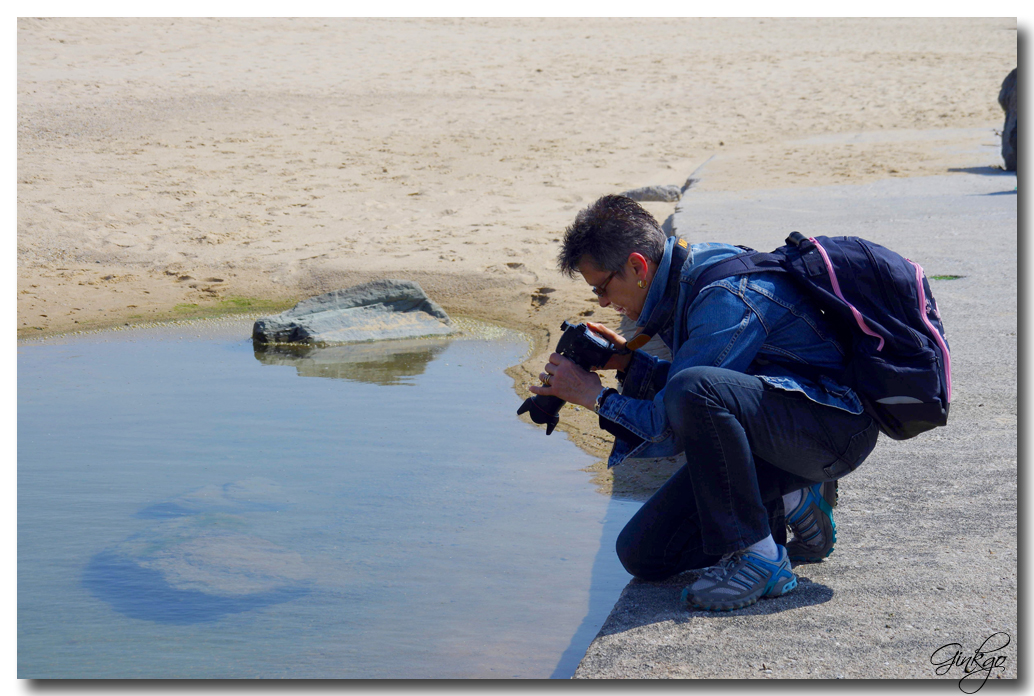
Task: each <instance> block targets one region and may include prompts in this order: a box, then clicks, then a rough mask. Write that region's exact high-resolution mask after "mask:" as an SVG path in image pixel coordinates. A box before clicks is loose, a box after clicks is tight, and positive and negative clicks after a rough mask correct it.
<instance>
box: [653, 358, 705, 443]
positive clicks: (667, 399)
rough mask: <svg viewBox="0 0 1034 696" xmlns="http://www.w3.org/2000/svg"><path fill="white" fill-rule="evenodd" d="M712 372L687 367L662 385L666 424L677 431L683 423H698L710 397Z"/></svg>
mask: <svg viewBox="0 0 1034 696" xmlns="http://www.w3.org/2000/svg"><path fill="white" fill-rule="evenodd" d="M711 378H712V371H711V369H710V368H707V367H689V368H686V369H685V370H680V371H679V372H678V373H677V374H675V375H674V376H673V377H672V378H671V379H669V380H668V383H667V384H665V385H664V410H665V411H666V413H667V416H668V422H669V423H671V425H672V427H673V428H674V429H675V430H676V431H678V430H681V427H680V426H681V425H682V424H683V423H688V424H693V423H697V422H699V418H700V416H701V415H702V411H705V410H706V409H707V406H708V402H709V400H710V399H712V398H713V397H712V396H711V395H710V390H709V388H708V385H709V384H710V380H711Z"/></svg>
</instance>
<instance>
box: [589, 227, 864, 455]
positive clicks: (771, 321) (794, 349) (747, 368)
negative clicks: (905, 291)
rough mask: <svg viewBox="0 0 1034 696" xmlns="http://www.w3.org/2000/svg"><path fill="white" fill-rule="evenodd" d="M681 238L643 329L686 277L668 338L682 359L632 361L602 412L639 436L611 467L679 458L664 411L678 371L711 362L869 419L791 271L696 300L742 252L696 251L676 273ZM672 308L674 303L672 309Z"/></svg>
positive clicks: (702, 247) (624, 444)
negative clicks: (716, 266) (713, 267)
mask: <svg viewBox="0 0 1034 696" xmlns="http://www.w3.org/2000/svg"><path fill="white" fill-rule="evenodd" d="M674 244H675V238H674V237H671V238H669V239H668V242H667V244H666V245H665V248H664V257H663V259H662V260H661V263H660V264H659V265H658V268H657V272H656V274H655V276H654V279H653V282H652V284H651V285H650V290H649V292H648V293H647V296H646V303H645V304H644V306H643V311H642V313H641V314H640V317H639V320H638V325H639V326H645V325H646V324H647V323H648V320H649V318H650V316H651V313H652V312H660V311H663V305H664V304H666V303H665V302H664V301H663V300H664V299H665V298H664V297H663V296H664V293H665V292H666V288H667V285H668V283H667V280H668V274H669V273H679V274H681V279H680V281H679V285H678V288H679V290H678V293H679V296H678V298H677V299H676V301H675V312H674V314H673V315H672V320H671V321H670V322H669V323H668V324H667V325H665V326H664V327H662V328H661V330H660V331H659V332H658V333H659V334H660V337H661V340H663V341H664V343H665V345H667V346H668V348H670V349H671V354H672V360H671V362H668V361H667V360H660V359H659V358H656V357H653V356H651V355H649V354H647V353H645V352H643V351H641V350H637V351H635V352H634V353H633V354H632V359H631V361H630V362H629V365H628V369H627V371H626V372H625V373H624V375H621V374H619V375H618V377H619V378H620V379H621V382H622V390H621V393H620V394H611V395H610V396H609V397H608V398H607V399H606V400H605V401H604V402H603V406H602V407H601V408H600V419H601V420H600V424H601V426H602V427H606V425H607V424H606V423H605V422H604V420H607V421H610V422H611V423H614V424H616V425H618V426H620V428H614V429H612V428H607V429H608V430H611V432H620V430H621V428H624V429H625V430H626V431H628V432H629V433H631V435H632V437H633V439H631V440H630V439H628V438H627V436H622V435H618V436H617V438H616V439H615V441H614V448H613V450H612V451H611V454H610V460H609V462H608V466H611V467H612V466H616V465H618V464H620V463H621V462H622V461H624V460H625V459H626V458H628V457H664V456H671V455H674V454H677V451H676V446H675V440H674V438H673V436H672V431H671V426H670V425H669V423H668V418H667V414H666V412H665V409H664V385H665V383H666V382H667V379H668V374H669V373H670V374H675V373H677V372H679V371H680V370H684V369H686V368H687V367H694V366H704V365H709V366H713V367H723V368H726V369H729V370H735V371H737V372H743V373H746V374H749V375H757V376H758V377H760V378H761V379H762V380H764V381H765V382H766V383H767V384H768V385H770V386H771V387H773V388H775V389H783V390H786V391H797V392H801V393H802V394H804V395H805V396H806V397H808V398H809V399H811V400H812V401H815V402H817V403H820V404H825V405H827V406H832V407H834V408H839V409H843V410H845V411H848V412H850V413H861V412H862V410H863V409H862V403H861V401H860V400H859V399H858V396H857V395H856V394H855V393H854V392H853V391H852V390H851V389H849V388H847V387H844V386H842V385H840V384H838V383H837V382H836V381H835V379H834V378H835V377H836V376H837V375H839V374H840V373H841V372H842V371H843V369H844V366H845V362H844V355H845V351H844V349H843V348H842V347H841V345H840V344H839V343H838V342H837V341H836V339H835V338H834V333H833V331H832V330H831V328H830V327H829V325H828V324H827V322H826V320H825V319H824V318H823V317H822V315H821V313H820V311H819V309H818V307H816V306H815V304H814V303H813V302H812V301H811V300H810V299H809V298H808V297H806V296H804V294H802V292H801V291H800V290H798V289H797V287H796V286H794V285H793V281H792V280H791V279H790V278H788V277H786V276H785V275H784V274H781V273H778V272H773V273H754V274H752V275H743V276H731V277H728V278H724V279H721V280H717V281H715V282H713V283H711V284H709V285H707V286H705V287H704V288H703V289H701V291H700V293H699V294H698V295H697V296H696V298H694V299H693V301H692V302H691V303H689V304H688V306H687V303H686V294H687V293H688V292H689V290H690V289H691V288H692V287H693V283H694V281H695V280H696V278H697V277H698V276H699V274H700V273H701V271H702V270H703V269H704V268H706V267H707V266H708V265H710V264H712V263H715V262H716V261H720V260H722V259H725V258H728V257H730V256H734V255H736V254H739V253H742V250H741V249H739V248H738V247H734V246H731V245H729V244H692V245H690V247H689V257H688V258H687V259H686V262H685V264H684V265H683V266H682V268H681V269H671V268H670V266H671V256H672V247H673V246H674ZM669 306H670V305H669Z"/></svg>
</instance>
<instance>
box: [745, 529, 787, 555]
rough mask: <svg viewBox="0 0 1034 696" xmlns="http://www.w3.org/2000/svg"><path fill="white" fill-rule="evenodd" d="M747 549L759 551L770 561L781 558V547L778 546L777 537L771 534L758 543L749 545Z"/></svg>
mask: <svg viewBox="0 0 1034 696" xmlns="http://www.w3.org/2000/svg"><path fill="white" fill-rule="evenodd" d="M747 550H748V551H753V552H754V553H759V554H761V555H762V556H764V557H765V558H767V559H768V560H770V561H776V560H779V547H778V546H776V543H775V539H773V538H772V535H771V534H769V535H768V536H767V537H765V538H764V539H762V540H761V541H759V542H757V543H756V544H751V545H750V546H748V547H747Z"/></svg>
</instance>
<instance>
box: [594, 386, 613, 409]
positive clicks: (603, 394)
mask: <svg viewBox="0 0 1034 696" xmlns="http://www.w3.org/2000/svg"><path fill="white" fill-rule="evenodd" d="M612 393H613V394H617V393H618V390H617V389H615V388H614V387H603V389H601V390H600V393H599V395H597V396H596V403H595V404H594V405H593V408H592V410H593V411H595V412H596V413H597V414H598V413H599V412H600V409H601V408H603V403H604V402H605V401H606V400H607V397H609V396H610V395H611V394H612Z"/></svg>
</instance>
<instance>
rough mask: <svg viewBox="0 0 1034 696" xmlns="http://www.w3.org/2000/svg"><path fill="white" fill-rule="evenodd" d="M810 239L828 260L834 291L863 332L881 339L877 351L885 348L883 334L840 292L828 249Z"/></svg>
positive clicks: (830, 279) (824, 258)
mask: <svg viewBox="0 0 1034 696" xmlns="http://www.w3.org/2000/svg"><path fill="white" fill-rule="evenodd" d="M808 241H810V242H811V243H812V244H814V245H815V248H816V249H818V250H819V254H821V255H822V260H823V261H825V262H826V271H827V272H828V273H829V282H830V283H832V284H833V292H835V293H836V295H837V297H839V298H840V299H841V300H842V301H843V303H844V304H846V305H847V306H848V308H849V309H850V310H851V314H853V315H854V320H855V321H856V322H858V328H859V329H861V330H862V333H864V334H866V335H867V336H872V337H873V338H878V339H880V345H878V346H876V350H877V352H879V351H881V350H883V343H884V341H883V336H880V335H879V334H878V333H876V332H875V331H873V330H872V329H870V328H869V326H868V324H866V323H865V317H863V316H862V313H861V312H859V311H858V310H857V309H855V308H854V305H853V304H851V303H850V302H848V301H847V299H846V298H844V295H843V293H842V292H840V283H838V282H837V274H836V272H835V271H834V270H833V264H832V262H830V260H829V256H828V255H827V254H826V250H825V249H823V248H822V245H821V244H819V243H818V241H817V240H816V239H815V238H814V237H809V238H808ZM935 333H936V332H935Z"/></svg>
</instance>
